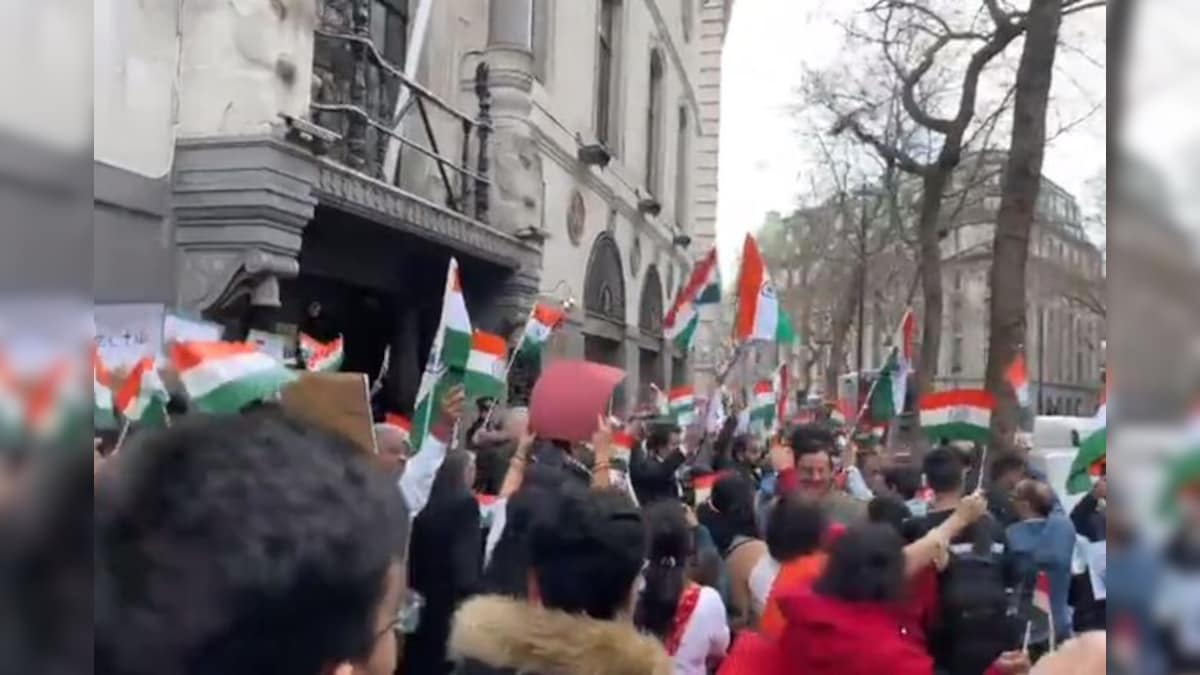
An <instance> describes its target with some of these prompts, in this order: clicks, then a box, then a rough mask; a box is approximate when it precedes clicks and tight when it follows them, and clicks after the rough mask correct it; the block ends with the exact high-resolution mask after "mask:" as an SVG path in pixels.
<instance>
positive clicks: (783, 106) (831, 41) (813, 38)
mask: <svg viewBox="0 0 1200 675" xmlns="http://www.w3.org/2000/svg"><path fill="white" fill-rule="evenodd" d="M1183 1H1184V2H1194V3H1195V4H1197V5H1200V2H1196V0H1183ZM860 5H861V3H859V2H850V1H848V0H737V4H736V5H735V6H734V11H733V21H732V24H731V26H730V31H729V35H728V37H727V40H726V43H725V52H724V61H723V66H722V90H721V155H720V159H721V165H720V167H721V168H720V185H721V187H720V196H719V204H718V215H717V239H718V242H719V244H720V246H721V250H722V253H723V255H722V258H723V259H724V260H725V261H731V260H732V257H733V256H732V255H731V253H733V252H735V251H737V249H738V248H739V247H740V244H741V240H742V238H743V237H744V236H745V233H746V232H748V231H752V230H755V229H757V228H758V227H759V226H760V225H761V224H762V222H763V218H764V216H765V215H766V213H767V212H768V211H771V210H776V211H780V212H784V213H787V212H790V211H791V210H792V209H793V208H794V207H795V204H796V201H797V198H798V197H799V196H800V193H801V186H802V185H803V184H805V183H804V182H803V175H804V173H805V171H806V169H807V167H808V166H809V162H810V161H811V160H810V158H809V157H808V156H807V155H806V151H805V149H804V148H803V147H802V144H801V143H800V142H799V141H798V140H797V131H798V130H797V123H796V122H795V121H794V120H793V119H792V117H791V116H790V115H789V113H788V106H790V105H794V104H795V103H796V93H795V91H796V88H797V87H798V86H799V85H800V76H801V72H802V68H803V66H805V65H809V66H815V67H819V66H821V65H823V64H826V63H828V62H829V61H830V59H831V58H833V57H834V56H835V55H836V54H837V53H838V50H839V48H840V46H841V41H842V34H841V29H840V28H839V27H838V26H836V25H833V24H831V22H830V20H829V17H830V16H831V14H834V13H838V12H840V13H841V14H845V13H846V12H847V11H849V10H850V9H853V7H857V6H860ZM847 6H851V7H847ZM1104 36H1105V23H1104V14H1103V12H1092V13H1090V15H1088V16H1079V17H1073V18H1072V19H1070V20H1069V23H1068V24H1067V25H1066V26H1064V38H1065V39H1072V40H1081V41H1084V42H1087V43H1089V46H1090V49H1088V50H1087V51H1088V53H1089V54H1090V55H1092V56H1096V55H1099V58H1101V59H1103V58H1104V51H1105V50H1104V47H1103V45H1104V39H1105V37H1104ZM1017 54H1018V52H1016V51H1014V52H1013V58H1015V57H1016V55H1017ZM1102 65H1103V63H1101V64H1099V65H1097V64H1095V63H1089V62H1088V61H1087V60H1086V59H1084V58H1081V57H1079V56H1076V55H1072V54H1067V55H1064V56H1062V57H1061V58H1060V59H1059V64H1058V66H1059V70H1060V73H1059V74H1057V75H1056V77H1055V84H1054V88H1055V89H1054V92H1052V95H1053V96H1056V97H1057V99H1058V100H1060V101H1063V104H1062V105H1063V106H1064V109H1063V110H1060V111H1059V112H1060V113H1062V119H1064V120H1069V119H1075V118H1076V117H1079V116H1082V115H1083V114H1084V112H1086V111H1087V110H1090V109H1091V107H1092V106H1093V105H1095V104H1096V103H1101V102H1103V100H1104V92H1105V82H1104V70H1103V68H1102ZM1050 125H1051V126H1052V127H1054V126H1055V125H1054V122H1053V121H1051V123H1050ZM1001 143H1002V144H1003V145H1006V144H1007V138H1005V139H1002V141H1001ZM1104 163H1105V128H1104V115H1103V111H1101V114H1099V115H1096V116H1094V117H1092V118H1090V119H1089V120H1088V122H1087V123H1085V124H1083V125H1080V126H1076V127H1074V128H1073V129H1072V131H1071V132H1070V133H1067V134H1064V135H1062V136H1059V137H1058V138H1057V139H1056V140H1055V142H1054V143H1053V144H1052V145H1051V146H1050V148H1049V149H1048V151H1047V156H1046V165H1045V170H1044V171H1045V173H1046V175H1048V176H1049V177H1050V178H1051V179H1053V180H1054V181H1055V182H1057V183H1059V184H1060V185H1062V186H1063V187H1064V188H1066V189H1067V190H1069V191H1071V192H1073V193H1074V194H1075V195H1076V197H1077V198H1078V199H1079V201H1080V204H1081V207H1083V208H1086V207H1087V205H1088V204H1089V202H1090V201H1091V197H1090V192H1089V189H1088V188H1087V187H1086V184H1087V182H1088V181H1089V180H1091V179H1092V178H1094V177H1095V176H1096V175H1098V174H1099V173H1100V172H1102V171H1103V168H1104Z"/></svg>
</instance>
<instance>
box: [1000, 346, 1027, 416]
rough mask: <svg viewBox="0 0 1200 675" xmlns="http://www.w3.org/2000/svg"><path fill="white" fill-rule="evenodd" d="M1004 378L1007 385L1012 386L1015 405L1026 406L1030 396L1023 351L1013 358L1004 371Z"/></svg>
mask: <svg viewBox="0 0 1200 675" xmlns="http://www.w3.org/2000/svg"><path fill="white" fill-rule="evenodd" d="M1004 379H1005V380H1006V381H1007V382H1008V386H1010V387H1012V390H1013V394H1015V395H1016V397H1017V405H1019V406H1021V407H1022V408H1028V407H1029V405H1030V403H1031V401H1032V397H1031V396H1030V395H1029V372H1028V371H1027V370H1026V367H1025V354H1024V353H1021V354H1017V357H1016V358H1015V359H1013V362H1012V365H1010V366H1009V367H1008V370H1005V371H1004Z"/></svg>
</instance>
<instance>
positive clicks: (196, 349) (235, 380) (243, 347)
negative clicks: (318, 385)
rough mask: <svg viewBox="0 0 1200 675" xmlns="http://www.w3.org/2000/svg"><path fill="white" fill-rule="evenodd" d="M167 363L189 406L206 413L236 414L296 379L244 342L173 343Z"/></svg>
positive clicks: (272, 394) (268, 357)
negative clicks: (177, 377)
mask: <svg viewBox="0 0 1200 675" xmlns="http://www.w3.org/2000/svg"><path fill="white" fill-rule="evenodd" d="M171 363H172V364H173V365H174V366H175V371H176V372H177V373H179V381H180V383H181V384H182V385H183V390H184V391H186V392H187V395H188V399H189V400H190V402H191V406H192V407H194V408H195V409H196V410H198V411H200V412H206V413H236V412H239V411H240V410H241V409H242V408H245V407H246V406H247V405H249V404H251V403H255V402H258V401H262V400H263V399H267V398H270V397H273V396H275V395H276V394H277V393H278V392H279V388H280V387H282V386H283V385H285V384H287V383H289V382H291V381H293V380H294V379H296V375H295V374H294V373H292V372H291V371H289V370H288V369H287V368H285V367H284V366H283V364H281V363H280V362H279V361H276V360H275V359H274V358H273V357H271V356H270V355H269V354H265V353H263V352H261V351H259V348H258V345H254V344H249V343H246V342H175V343H173V344H172V345H171Z"/></svg>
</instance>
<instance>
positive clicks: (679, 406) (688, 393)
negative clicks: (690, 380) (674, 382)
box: [667, 384, 696, 427]
mask: <svg viewBox="0 0 1200 675" xmlns="http://www.w3.org/2000/svg"><path fill="white" fill-rule="evenodd" d="M667 406H668V409H669V410H670V413H671V416H672V417H674V418H675V423H676V424H678V425H679V426H681V427H689V426H691V425H692V423H693V422H695V421H696V394H695V391H694V390H693V389H692V385H690V384H688V385H684V386H681V387H675V388H673V389H671V393H670V394H668V396H667Z"/></svg>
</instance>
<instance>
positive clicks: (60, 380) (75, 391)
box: [24, 359, 87, 441]
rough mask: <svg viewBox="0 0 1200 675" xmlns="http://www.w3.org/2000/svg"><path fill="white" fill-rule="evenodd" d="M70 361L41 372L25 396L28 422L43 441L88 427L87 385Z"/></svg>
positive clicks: (64, 361)
mask: <svg viewBox="0 0 1200 675" xmlns="http://www.w3.org/2000/svg"><path fill="white" fill-rule="evenodd" d="M76 375H82V373H78V372H77V371H76V370H75V368H74V367H73V365H72V362H71V361H69V360H65V359H64V360H60V361H57V362H55V363H54V364H52V365H51V366H50V367H49V368H47V369H46V370H45V371H43V372H41V373H39V374H38V375H37V376H36V377H35V379H34V381H33V384H32V385H31V387H30V389H29V393H28V395H27V397H26V399H25V406H24V411H25V423H26V424H27V425H28V429H29V433H30V434H31V435H32V437H33V438H34V439H36V440H39V441H62V440H64V439H66V438H72V436H70V433H71V432H73V431H76V432H77V431H80V430H81V429H82V428H84V426H85V425H84V423H83V416H84V415H85V414H86V413H85V412H84V411H83V408H84V406H85V405H87V404H86V403H85V402H84V400H83V398H84V394H83V392H82V388H83V385H82V383H81V382H80V381H79V379H78V378H77V377H76Z"/></svg>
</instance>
